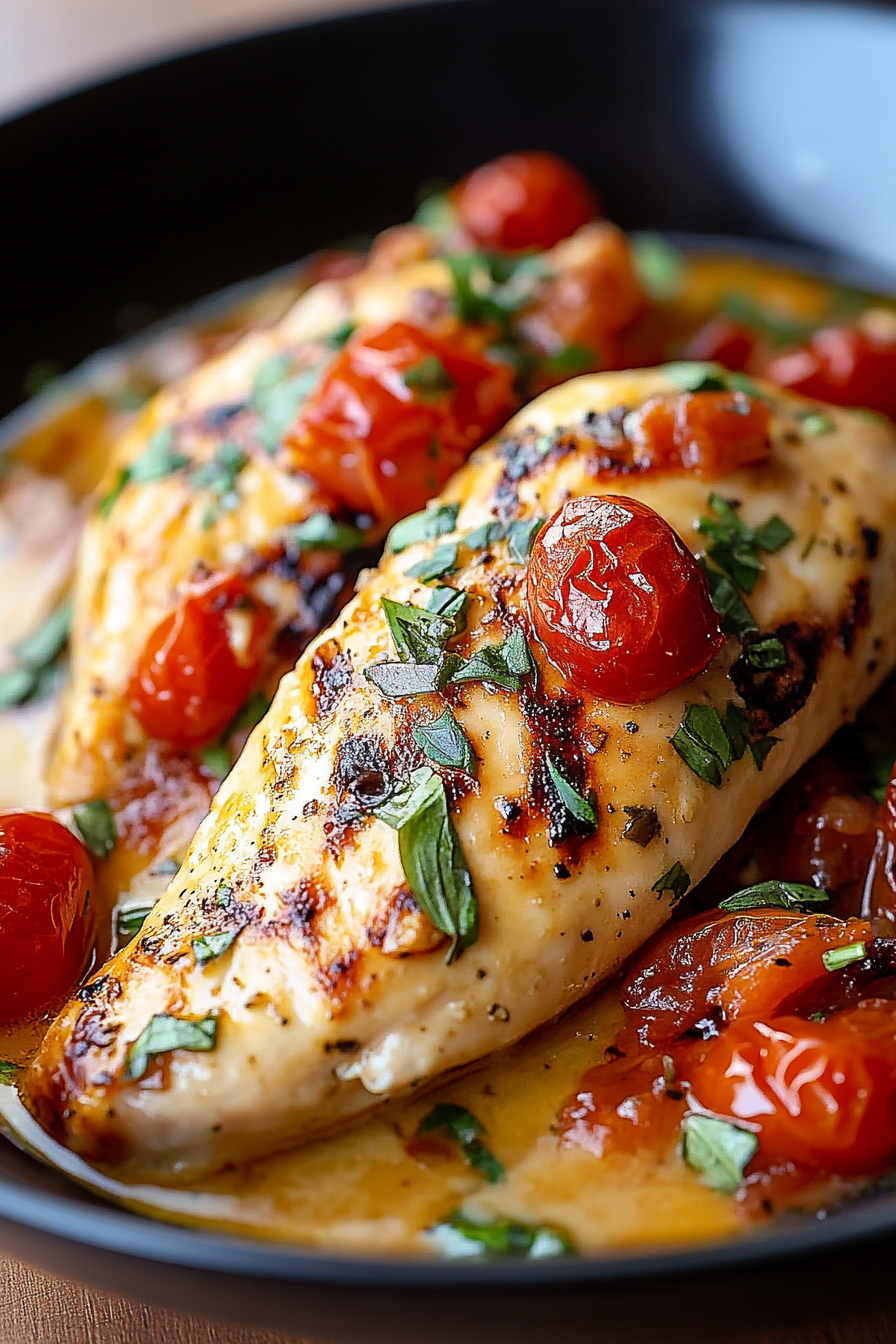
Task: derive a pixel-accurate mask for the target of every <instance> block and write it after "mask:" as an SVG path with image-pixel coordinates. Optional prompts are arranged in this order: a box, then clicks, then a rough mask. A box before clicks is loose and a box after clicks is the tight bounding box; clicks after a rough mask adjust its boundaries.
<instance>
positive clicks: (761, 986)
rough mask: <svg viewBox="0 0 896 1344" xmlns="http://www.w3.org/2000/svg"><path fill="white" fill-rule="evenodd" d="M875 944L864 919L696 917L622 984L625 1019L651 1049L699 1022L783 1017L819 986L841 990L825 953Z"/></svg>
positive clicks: (664, 939)
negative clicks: (781, 1014)
mask: <svg viewBox="0 0 896 1344" xmlns="http://www.w3.org/2000/svg"><path fill="white" fill-rule="evenodd" d="M870 941H871V929H870V926H869V925H868V923H867V922H866V921H865V920H848V921H845V922H842V921H840V920H833V919H829V918H827V917H826V916H824V915H822V916H819V915H801V914H790V913H788V912H787V911H785V910H755V911H743V912H741V913H734V912H731V913H720V912H719V911H718V910H711V911H710V912H709V913H708V914H700V915H695V916H694V917H693V918H692V919H687V920H683V921H682V922H681V923H680V924H675V925H672V926H671V927H670V928H666V929H663V930H662V931H661V932H660V933H659V934H657V936H656V937H655V938H653V939H652V940H651V941H650V943H648V945H647V947H646V948H645V950H644V951H643V952H642V954H641V956H640V957H639V958H638V960H637V962H636V963H635V965H634V966H633V967H632V968H631V970H630V971H629V973H628V975H627V976H626V978H625V981H624V983H623V986H622V1003H623V1006H624V1008H625V1015H626V1022H627V1024H628V1026H629V1028H630V1029H631V1030H632V1031H634V1032H635V1034H636V1035H637V1038H638V1040H639V1041H640V1042H641V1044H642V1045H646V1046H653V1047H657V1046H665V1045H671V1044H672V1043H673V1042H674V1041H676V1040H678V1039H679V1038H680V1037H681V1035H682V1033H683V1032H685V1031H687V1030H688V1029H689V1028H691V1027H694V1026H697V1025H698V1024H699V1023H701V1022H704V1021H707V1020H712V1021H714V1022H716V1023H719V1022H720V1021H722V1022H733V1021H734V1020H735V1019H736V1018H738V1017H742V1016H745V1015H748V1016H751V1017H758V1016H759V1015H760V1014H769V1013H774V1012H779V1011H780V1010H781V1008H782V1007H783V1006H785V1005H789V1004H791V1003H792V1002H793V1001H794V1000H796V999H798V998H799V997H800V996H803V995H806V994H808V993H810V992H811V991H812V990H813V988H814V987H815V986H816V985H817V984H818V983H819V982H821V983H823V984H825V985H826V986H828V985H829V986H830V989H831V991H832V992H833V991H834V989H835V987H836V986H837V985H839V980H838V979H836V978H835V977H834V976H833V975H832V973H831V972H830V971H828V970H827V969H826V968H825V965H824V962H823V961H822V956H823V954H824V953H825V952H827V951H829V950H831V949H832V948H835V947H848V946H849V945H850V944H853V943H859V942H864V943H866V945H867V944H868V943H869V942H870Z"/></svg>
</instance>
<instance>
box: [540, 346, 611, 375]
mask: <svg viewBox="0 0 896 1344" xmlns="http://www.w3.org/2000/svg"><path fill="white" fill-rule="evenodd" d="M597 363H598V359H597V354H596V353H595V351H594V350H592V349H591V347H590V346H589V345H566V346H564V347H563V349H562V350H558V351H557V353H556V354H555V355H549V356H548V358H547V359H545V360H543V361H542V367H543V368H544V370H545V372H547V373H549V374H550V375H551V376H552V377H554V378H571V377H572V376H573V375H574V374H576V373H584V372H585V371H586V369H593V368H595V367H596V365H597Z"/></svg>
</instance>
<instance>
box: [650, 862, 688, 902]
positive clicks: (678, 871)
mask: <svg viewBox="0 0 896 1344" xmlns="http://www.w3.org/2000/svg"><path fill="white" fill-rule="evenodd" d="M690 885H691V879H690V877H689V876H688V874H687V873H686V872H685V870H684V867H683V866H682V864H680V863H678V862H677V861H676V862H675V863H673V865H672V867H671V868H667V869H666V871H665V872H664V873H663V875H662V877H659V878H657V880H656V882H654V884H653V886H652V887H651V888H650V890H651V891H658V892H659V894H660V895H661V896H663V895H664V894H665V893H666V892H667V891H669V892H671V893H672V904H673V905H674V904H675V903H676V902H677V901H680V900H681V898H682V896H684V895H685V894H686V892H687V891H688V888H689V887H690Z"/></svg>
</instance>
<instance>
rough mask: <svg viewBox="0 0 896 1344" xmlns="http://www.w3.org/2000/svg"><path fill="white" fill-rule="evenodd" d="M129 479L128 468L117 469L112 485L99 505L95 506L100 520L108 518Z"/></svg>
mask: <svg viewBox="0 0 896 1344" xmlns="http://www.w3.org/2000/svg"><path fill="white" fill-rule="evenodd" d="M130 479H131V470H130V467H119V468H118V470H117V472H116V473H115V479H114V481H113V482H112V485H111V486H110V487H109V489H108V490H107V491H106V493H105V494H104V495H103V497H102V499H101V500H100V502H99V504H98V505H97V510H98V512H99V515H100V517H101V518H108V517H109V514H110V513H111V512H112V509H113V507H114V505H115V502H116V500H117V499H118V496H119V495H120V494H121V492H122V490H123V489H124V488H125V486H126V485H127V483H128V481H129V480H130Z"/></svg>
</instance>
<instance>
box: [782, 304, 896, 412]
mask: <svg viewBox="0 0 896 1344" xmlns="http://www.w3.org/2000/svg"><path fill="white" fill-rule="evenodd" d="M762 375H763V377H764V378H768V379H769V381H770V382H773V383H778V384H779V385H780V386H781V387H789V388H790V389H791V390H792V391H794V392H802V394H803V395H804V396H806V397H817V398H818V399H819V400H820V401H830V402H833V404H834V405H835V406H860V407H865V408H866V409H868V410H871V411H880V412H882V413H883V414H884V415H889V416H892V417H894V418H896V337H888V336H887V335H886V334H885V333H883V332H882V333H880V334H879V335H878V334H875V333H874V332H872V331H868V330H865V329H864V328H863V327H859V326H855V327H825V328H824V329H823V330H822V331H817V332H815V334H814V336H812V337H811V338H810V339H809V340H808V341H807V342H806V343H805V345H801V346H798V347H797V348H796V349H793V350H788V351H782V352H781V353H780V354H776V355H773V356H772V357H771V358H770V359H769V360H768V362H767V363H766V364H765V366H764V368H763V369H762Z"/></svg>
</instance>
